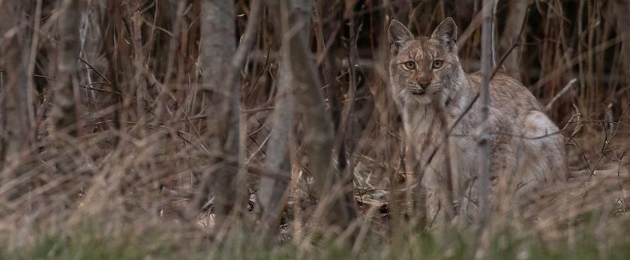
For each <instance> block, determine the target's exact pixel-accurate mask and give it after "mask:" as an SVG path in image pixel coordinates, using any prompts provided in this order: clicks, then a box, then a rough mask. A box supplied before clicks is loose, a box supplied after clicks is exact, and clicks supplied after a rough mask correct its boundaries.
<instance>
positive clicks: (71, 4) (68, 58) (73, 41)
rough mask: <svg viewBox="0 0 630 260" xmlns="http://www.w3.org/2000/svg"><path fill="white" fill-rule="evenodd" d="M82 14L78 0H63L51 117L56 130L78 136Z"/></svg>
mask: <svg viewBox="0 0 630 260" xmlns="http://www.w3.org/2000/svg"><path fill="white" fill-rule="evenodd" d="M80 18H81V13H80V10H79V0H64V1H63V2H62V4H61V12H60V19H59V55H58V58H57V67H58V74H57V78H56V84H55V90H54V92H55V94H54V98H53V104H54V106H53V110H52V112H51V116H52V118H53V124H54V127H55V130H56V131H61V132H66V133H70V134H71V135H72V136H76V132H77V130H78V129H77V106H76V98H75V91H76V89H77V85H78V78H77V76H78V74H77V73H78V70H79V64H78V58H79V52H80V48H81V45H80V38H79V36H80V35H79V25H80V23H81V21H80Z"/></svg>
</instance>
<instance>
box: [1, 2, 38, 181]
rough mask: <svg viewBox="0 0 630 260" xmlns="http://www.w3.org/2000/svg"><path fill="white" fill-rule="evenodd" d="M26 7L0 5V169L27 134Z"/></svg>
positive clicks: (24, 4) (19, 148)
mask: <svg viewBox="0 0 630 260" xmlns="http://www.w3.org/2000/svg"><path fill="white" fill-rule="evenodd" d="M27 6H28V3H27V2H26V1H24V2H23V1H2V2H0V33H1V35H2V36H3V37H2V38H0V61H1V63H2V65H1V66H2V82H0V84H1V86H0V112H1V113H3V114H2V116H0V119H1V121H0V169H1V168H2V167H3V166H6V165H8V164H9V163H11V161H12V160H13V159H15V158H17V156H19V155H20V153H21V152H22V150H23V149H24V147H25V146H26V144H27V143H28V139H29V133H30V132H31V122H29V118H30V117H29V112H28V105H29V104H28V98H27V86H26V73H27V70H26V68H27V65H28V48H27V47H26V46H29V45H30V40H29V39H30V35H28V33H27V30H26V27H27V18H26V15H25V13H26V8H27ZM3 162H4V163H3ZM3 164H4V165H3Z"/></svg>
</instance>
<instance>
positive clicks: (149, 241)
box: [0, 222, 630, 260]
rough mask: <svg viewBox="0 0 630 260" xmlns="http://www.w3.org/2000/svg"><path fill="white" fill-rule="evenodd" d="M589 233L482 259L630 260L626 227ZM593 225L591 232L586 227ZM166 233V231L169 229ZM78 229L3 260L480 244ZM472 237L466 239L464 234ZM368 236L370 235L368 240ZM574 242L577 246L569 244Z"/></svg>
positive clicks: (408, 249) (469, 247) (260, 255)
mask: <svg viewBox="0 0 630 260" xmlns="http://www.w3.org/2000/svg"><path fill="white" fill-rule="evenodd" d="M615 225H616V227H605V228H598V229H593V226H592V225H584V226H583V227H582V228H581V230H579V231H578V230H576V231H575V234H574V238H573V239H561V240H558V241H548V240H545V239H542V238H539V237H536V236H534V235H523V234H522V232H521V233H520V234H518V235H516V233H515V232H512V231H510V230H505V231H503V232H495V235H493V238H492V242H491V246H490V249H489V251H488V252H487V254H486V255H485V256H484V257H482V258H481V259H630V242H629V241H630V239H629V237H628V236H627V235H624V234H630V232H628V231H630V225H628V222H624V223H623V224H622V223H620V222H616V223H615ZM589 226H590V227H589ZM169 229H170V228H169ZM104 230H107V228H103V227H100V226H98V225H95V224H94V223H92V224H87V222H83V223H82V224H80V225H78V226H77V227H74V228H72V229H66V230H63V231H57V232H53V233H50V232H41V233H39V235H37V236H36V237H34V238H33V239H32V241H30V242H28V243H25V244H24V245H20V246H13V247H12V249H9V247H8V243H7V241H9V238H8V237H2V238H0V241H2V242H0V243H1V246H0V249H1V250H0V252H1V253H0V260H9V259H94V260H98V259H121V260H123V259H474V258H475V255H476V254H478V245H476V244H475V243H474V242H472V241H475V239H474V237H473V236H472V235H470V234H472V233H473V232H469V231H449V232H445V233H444V234H446V235H439V236H437V235H435V234H427V233H424V232H417V231H401V232H397V233H396V234H394V235H393V236H391V237H392V239H387V240H384V239H383V238H382V237H380V236H378V235H375V234H371V235H368V238H367V239H366V240H365V241H364V243H363V244H362V245H361V246H359V247H356V245H348V244H339V243H335V239H328V240H323V239H319V240H312V241H315V242H312V241H311V242H310V243H308V244H304V243H302V242H301V241H297V240H289V241H286V242H284V243H282V244H280V245H277V246H274V247H272V248H271V249H269V248H268V247H264V246H262V245H261V244H260V243H258V242H260V240H255V238H254V236H253V235H252V234H249V233H248V232H238V233H232V234H231V235H227V236H226V238H224V239H221V241H211V240H210V239H208V237H207V236H205V237H204V236H203V235H201V236H200V234H199V233H197V234H193V235H191V236H189V237H186V235H184V234H183V233H184V232H179V233H178V232H174V231H173V230H166V229H164V230H162V229H160V227H159V226H144V227H137V226H127V227H126V228H123V229H121V230H124V231H116V232H104ZM469 233H470V234H469ZM370 236H372V237H370ZM571 240H574V241H571Z"/></svg>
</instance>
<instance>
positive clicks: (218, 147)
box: [201, 0, 245, 227]
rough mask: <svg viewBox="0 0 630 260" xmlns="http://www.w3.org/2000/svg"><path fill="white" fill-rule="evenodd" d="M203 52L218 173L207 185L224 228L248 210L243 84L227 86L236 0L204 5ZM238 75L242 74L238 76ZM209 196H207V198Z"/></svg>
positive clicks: (207, 1) (233, 45)
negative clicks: (242, 164) (242, 162)
mask: <svg viewBox="0 0 630 260" xmlns="http://www.w3.org/2000/svg"><path fill="white" fill-rule="evenodd" d="M201 8H202V10H201V15H202V18H201V22H202V23H201V43H202V44H201V46H202V47H201V48H202V57H201V63H202V65H203V69H204V70H203V82H204V84H203V93H204V96H205V98H206V99H207V100H210V105H208V106H207V107H206V108H205V109H206V110H205V114H206V115H207V116H208V119H207V129H206V130H207V131H209V132H210V133H209V134H210V137H209V138H210V140H209V142H208V143H207V144H208V147H209V148H210V151H211V152H213V154H212V155H210V156H211V161H212V163H213V164H214V165H215V167H214V168H215V169H216V170H215V171H214V172H209V173H206V176H204V185H211V186H212V188H213V192H214V212H215V214H216V226H217V227H221V226H222V225H223V224H224V223H225V222H226V220H227V218H228V216H229V215H230V214H231V213H235V214H238V213H239V212H240V211H241V210H242V208H243V207H244V203H239V202H240V200H241V199H242V200H243V201H244V193H245V186H244V185H243V187H240V185H239V181H238V180H239V158H240V156H239V155H240V154H239V151H240V140H239V139H240V129H239V113H240V95H239V84H223V83H224V80H226V76H225V75H227V74H228V73H230V72H229V70H230V69H231V66H225V65H226V64H231V62H232V58H233V56H234V54H235V49H236V42H235V28H234V21H233V19H234V17H235V14H234V2H233V1H232V0H204V1H203V2H202V5H201ZM236 75H238V73H237V74H236ZM203 196H207V194H203V195H202V197H201V198H204V197H203Z"/></svg>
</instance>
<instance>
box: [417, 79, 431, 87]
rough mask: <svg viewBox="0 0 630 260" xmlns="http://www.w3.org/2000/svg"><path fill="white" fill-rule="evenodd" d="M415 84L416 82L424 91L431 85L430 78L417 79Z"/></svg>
mask: <svg viewBox="0 0 630 260" xmlns="http://www.w3.org/2000/svg"><path fill="white" fill-rule="evenodd" d="M417 82H418V85H419V86H420V87H421V88H422V89H426V88H427V87H428V86H429V84H431V79H430V78H418V80H417Z"/></svg>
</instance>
